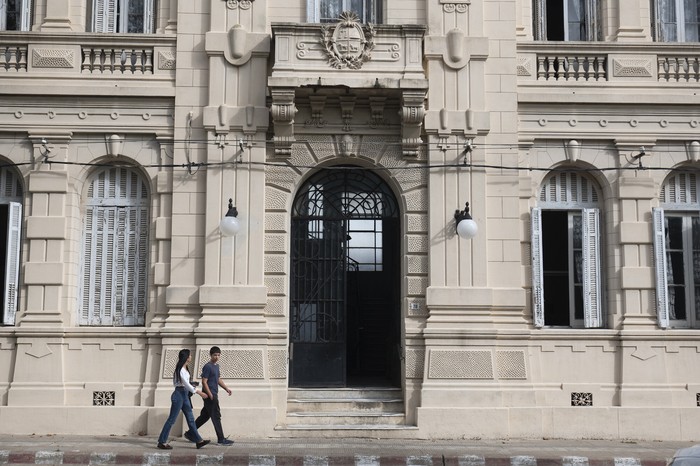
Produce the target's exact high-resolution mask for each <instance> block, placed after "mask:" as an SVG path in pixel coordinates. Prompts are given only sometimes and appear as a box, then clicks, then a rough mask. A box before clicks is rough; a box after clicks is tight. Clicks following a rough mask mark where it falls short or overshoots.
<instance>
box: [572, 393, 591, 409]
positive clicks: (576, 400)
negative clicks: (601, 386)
mask: <svg viewBox="0 0 700 466" xmlns="http://www.w3.org/2000/svg"><path fill="white" fill-rule="evenodd" d="M571 406H593V393H585V392H571Z"/></svg>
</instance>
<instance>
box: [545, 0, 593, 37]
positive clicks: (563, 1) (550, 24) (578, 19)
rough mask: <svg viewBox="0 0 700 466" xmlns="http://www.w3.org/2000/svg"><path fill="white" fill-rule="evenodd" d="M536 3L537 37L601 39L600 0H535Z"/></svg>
mask: <svg viewBox="0 0 700 466" xmlns="http://www.w3.org/2000/svg"><path fill="white" fill-rule="evenodd" d="M533 2H534V4H533V12H534V16H533V30H534V36H535V40H551V41H564V40H566V41H595V40H599V36H600V33H599V31H598V29H599V26H598V23H599V21H598V16H599V14H600V13H599V10H600V8H599V0H533Z"/></svg>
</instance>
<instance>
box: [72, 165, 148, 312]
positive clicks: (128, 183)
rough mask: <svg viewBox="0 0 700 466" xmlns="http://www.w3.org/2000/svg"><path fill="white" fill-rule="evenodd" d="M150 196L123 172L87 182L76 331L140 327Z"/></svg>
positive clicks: (131, 174)
mask: <svg viewBox="0 0 700 466" xmlns="http://www.w3.org/2000/svg"><path fill="white" fill-rule="evenodd" d="M148 203H149V196H148V190H147V187H146V184H145V182H144V180H143V179H142V177H141V176H140V175H139V174H138V173H137V172H136V171H134V170H130V169H127V168H108V169H103V170H101V171H100V172H98V173H96V174H94V175H93V177H92V181H91V182H90V185H89V188H88V198H87V201H86V204H87V205H86V208H85V233H84V240H83V259H82V261H81V266H82V271H81V277H82V286H81V293H80V300H79V302H80V306H81V313H80V322H81V325H103V326H133V325H143V323H144V321H145V314H146V307H147V306H146V304H147V292H148V291H147V278H148V254H147V252H148V221H149V220H148V219H149V208H148Z"/></svg>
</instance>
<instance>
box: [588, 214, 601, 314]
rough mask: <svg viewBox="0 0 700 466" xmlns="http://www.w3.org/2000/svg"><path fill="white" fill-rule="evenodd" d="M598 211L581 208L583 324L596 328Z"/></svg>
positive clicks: (599, 298) (598, 279)
mask: <svg viewBox="0 0 700 466" xmlns="http://www.w3.org/2000/svg"><path fill="white" fill-rule="evenodd" d="M599 216H600V212H599V210H598V209H583V325H584V327H586V328H598V327H601V324H602V321H603V319H602V306H601V291H600V288H601V286H600V280H601V276H600V221H599Z"/></svg>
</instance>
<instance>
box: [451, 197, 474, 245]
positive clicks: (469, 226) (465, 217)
mask: <svg viewBox="0 0 700 466" xmlns="http://www.w3.org/2000/svg"><path fill="white" fill-rule="evenodd" d="M455 222H456V227H457V235H459V237H460V238H463V239H472V238H474V237H475V236H476V234H477V233H478V232H479V225H477V223H476V222H475V221H474V219H472V216H471V215H470V214H469V203H468V202H467V203H466V205H465V206H464V210H457V211H455Z"/></svg>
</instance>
